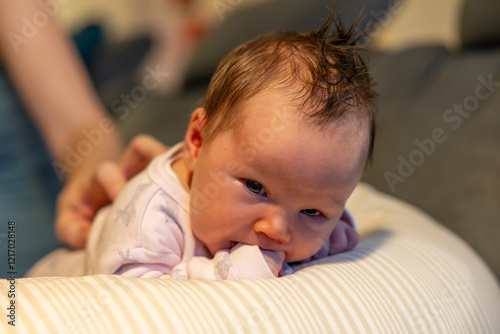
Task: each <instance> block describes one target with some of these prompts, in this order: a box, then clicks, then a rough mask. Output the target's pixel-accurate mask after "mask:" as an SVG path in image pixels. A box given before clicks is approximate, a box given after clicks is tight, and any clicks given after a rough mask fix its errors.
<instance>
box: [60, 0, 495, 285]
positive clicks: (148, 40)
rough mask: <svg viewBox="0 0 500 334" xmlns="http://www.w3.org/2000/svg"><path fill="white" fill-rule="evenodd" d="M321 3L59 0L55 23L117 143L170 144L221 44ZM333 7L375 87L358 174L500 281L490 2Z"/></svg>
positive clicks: (303, 27)
mask: <svg viewBox="0 0 500 334" xmlns="http://www.w3.org/2000/svg"><path fill="white" fill-rule="evenodd" d="M54 2H57V1H56V0H54ZM332 6H333V1H323V0H312V1H311V0H287V1H284V0H193V1H187V0H186V1H181V0H177V1H175V0H170V1H166V0H142V1H134V0H120V1H118V0H113V1H112V0H108V1H97V0H86V1H83V0H72V1H68V2H67V3H65V4H62V3H61V4H60V5H59V9H60V10H59V12H58V15H57V19H58V20H59V22H60V23H61V24H62V26H63V27H64V29H65V30H66V31H67V32H68V33H70V34H71V35H72V36H73V38H74V41H75V43H76V45H77V46H78V49H79V51H80V54H81V56H82V58H83V59H84V61H85V64H86V67H87V70H88V71H89V73H90V75H91V78H92V81H93V84H94V86H95V88H96V90H97V92H98V93H99V96H100V98H101V100H102V101H103V103H104V104H105V106H106V107H107V109H108V111H109V113H110V114H111V115H113V117H115V119H116V120H117V122H118V124H119V127H120V129H121V132H122V134H123V136H124V137H125V138H126V140H130V139H131V138H132V137H133V136H134V135H136V134H138V133H149V134H151V135H153V136H155V137H157V138H158V139H160V140H162V141H163V142H165V143H166V144H169V145H173V144H175V143H177V142H178V141H180V140H182V137H183V134H184V131H185V128H186V125H187V122H188V120H189V115H190V113H191V112H192V111H193V110H194V108H196V107H197V106H199V105H200V104H201V100H202V98H203V95H204V92H205V90H206V87H207V84H208V81H209V79H210V77H211V74H212V73H213V71H214V70H215V68H216V66H217V63H218V62H219V61H220V60H221V59H222V57H224V56H225V55H226V54H227V53H228V52H229V51H230V50H231V49H232V48H234V47H235V46H237V45H239V44H240V43H242V42H244V41H246V40H248V39H250V38H252V37H255V36H257V35H258V34H260V33H262V32H265V31H268V30H271V29H293V30H298V31H307V30H310V29H317V28H319V27H320V26H321V23H322V22H323V20H324V19H325V18H326V16H327V9H326V7H329V8H331V7H332ZM337 9H338V11H339V12H340V13H343V16H342V19H343V21H344V22H345V23H346V24H350V23H351V22H352V21H353V20H355V19H356V18H357V17H358V16H359V15H360V17H361V27H367V26H371V27H372V28H371V33H370V34H369V35H368V36H367V37H366V38H364V39H363V42H364V43H365V44H367V45H369V46H370V50H371V55H370V56H369V57H368V58H367V61H368V62H369V64H370V67H371V71H372V74H373V77H374V79H375V82H377V86H376V90H377V91H378V92H379V94H380V99H379V112H378V130H377V131H378V133H377V135H378V137H377V140H376V145H375V155H374V160H373V163H372V164H371V165H370V166H369V167H368V169H367V171H366V175H365V177H364V179H363V180H364V181H365V182H368V183H371V184H373V185H374V186H376V187H377V188H378V189H380V190H382V191H384V192H386V193H388V194H390V195H393V196H396V197H399V198H402V199H404V200H406V201H408V202H410V203H412V204H414V205H416V206H417V207H419V208H421V209H422V210H424V211H425V212H427V213H428V214H429V215H431V216H432V217H434V218H435V219H436V220H438V221H439V222H440V223H442V224H443V225H444V226H446V227H447V228H449V229H450V230H452V231H453V232H455V233H456V234H458V235H459V236H461V237H462V238H463V239H464V240H466V241H467V242H468V243H469V244H470V245H471V246H472V247H473V248H474V249H475V250H476V251H477V252H478V253H479V254H480V255H481V256H482V257H483V258H484V259H485V261H486V262H487V263H488V264H489V266H490V267H491V268H492V270H493V271H494V272H495V273H496V275H497V277H499V276H500V257H498V255H497V254H498V253H499V251H500V243H499V237H500V177H499V171H500V154H499V153H500V110H499V109H500V92H499V87H500V2H498V1H493V0H491V1H489V0H441V1H432V0H419V1H415V0H402V1H389V0H370V1H368V0H364V1H363V0H349V1H347V0H337ZM360 13H361V14H360ZM148 76H149V77H154V78H155V80H156V83H157V85H154V86H155V87H154V88H152V87H150V86H148V89H145V87H144V79H145V78H146V77H148ZM465 265H466V264H465Z"/></svg>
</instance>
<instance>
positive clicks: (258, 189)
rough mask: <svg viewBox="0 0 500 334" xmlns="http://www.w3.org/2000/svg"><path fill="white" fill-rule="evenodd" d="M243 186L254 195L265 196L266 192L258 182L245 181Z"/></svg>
mask: <svg viewBox="0 0 500 334" xmlns="http://www.w3.org/2000/svg"><path fill="white" fill-rule="evenodd" d="M245 184H246V186H247V188H248V189H249V190H250V191H251V192H253V193H254V194H258V195H263V196H265V195H266V190H265V189H264V187H263V186H262V184H260V183H259V182H257V181H253V180H245Z"/></svg>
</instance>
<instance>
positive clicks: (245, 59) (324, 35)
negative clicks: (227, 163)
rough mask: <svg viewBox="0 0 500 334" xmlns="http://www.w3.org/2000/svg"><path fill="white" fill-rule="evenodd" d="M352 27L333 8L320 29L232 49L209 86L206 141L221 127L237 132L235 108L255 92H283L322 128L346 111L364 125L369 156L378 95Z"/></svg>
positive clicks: (282, 34) (264, 37)
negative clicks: (298, 103)
mask: <svg viewBox="0 0 500 334" xmlns="http://www.w3.org/2000/svg"><path fill="white" fill-rule="evenodd" d="M332 26H333V27H334V29H333V31H331V30H332ZM355 30H356V24H353V25H351V27H350V28H348V29H345V28H344V26H343V25H342V23H341V21H340V18H339V17H337V15H336V14H335V11H334V10H333V11H330V13H329V15H328V18H327V20H326V22H325V23H324V24H323V26H322V27H321V29H320V30H317V31H316V30H315V31H311V32H308V33H297V32H292V31H276V32H271V33H267V34H264V35H261V36H259V37H257V38H256V39H254V40H251V41H249V42H247V43H245V44H243V45H240V46H239V47H237V48H236V49H234V50H233V51H231V52H230V53H229V55H228V56H226V58H224V59H223V60H222V61H221V63H220V64H219V66H218V68H217V70H216V72H215V74H214V76H213V77H212V80H211V82H210V85H209V87H208V91H207V95H206V98H205V102H204V108H205V110H206V113H207V115H206V116H207V123H206V127H205V131H204V136H205V143H206V144H208V143H210V142H211V140H212V139H213V138H214V137H215V136H216V135H217V134H220V133H222V132H224V131H227V130H232V131H236V130H237V129H238V128H239V126H240V124H241V121H242V120H243V118H244V117H242V115H241V113H240V112H238V107H240V106H242V105H243V104H244V103H245V102H247V101H248V100H249V99H251V98H252V97H253V96H255V95H256V94H258V93H260V92H263V91H271V90H281V91H285V92H286V91H288V92H291V93H292V94H293V96H294V97H293V98H291V100H297V101H300V102H301V105H302V106H308V107H309V108H303V109H307V110H312V112H309V113H308V114H307V115H308V116H309V117H311V118H312V119H313V120H314V122H315V123H316V124H318V125H320V126H321V125H325V124H328V123H330V121H333V120H338V119H340V118H341V117H346V116H347V115H350V116H356V117H357V118H358V119H361V120H362V123H363V124H367V123H368V124H369V126H368V128H369V136H370V139H369V140H370V146H369V157H371V155H372V151H373V142H374V137H375V119H374V115H375V109H376V108H375V96H376V94H375V92H374V91H373V89H372V86H373V84H372V80H371V78H370V76H369V74H368V71H367V68H366V65H365V64H364V62H363V60H362V59H361V57H360V53H361V52H362V51H363V50H364V47H362V46H356V42H357V41H358V40H359V39H360V38H361V37H362V35H359V36H357V37H355V36H354V31H355ZM349 118H351V117H349ZM365 131H366V130H365Z"/></svg>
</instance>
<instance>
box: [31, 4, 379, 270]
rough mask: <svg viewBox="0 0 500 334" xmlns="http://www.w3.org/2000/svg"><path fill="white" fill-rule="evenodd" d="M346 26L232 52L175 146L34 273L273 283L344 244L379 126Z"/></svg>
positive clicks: (351, 233)
mask: <svg viewBox="0 0 500 334" xmlns="http://www.w3.org/2000/svg"><path fill="white" fill-rule="evenodd" d="M333 25H335V29H334V30H335V31H334V32H333V33H332V34H330V30H331V28H332V26H333ZM353 30H354V29H352V28H351V29H350V30H348V31H346V30H344V29H343V27H342V26H341V25H340V23H338V22H337V21H336V19H335V18H334V15H333V13H331V14H330V16H329V18H328V19H327V21H326V23H325V24H324V26H323V27H322V28H321V29H320V30H319V31H313V32H309V33H306V34H299V33H295V32H274V33H270V34H266V35H263V36H261V37H258V38H257V39H255V40H252V41H250V42H247V43H245V44H243V45H241V46H239V47H237V48H236V49H234V50H233V51H232V52H231V53H230V54H229V55H228V56H227V57H226V58H225V59H224V60H223V61H222V62H221V63H220V64H219V67H218V68H217V71H216V73H215V74H214V76H213V78H212V80H211V82H210V85H209V88H208V92H207V95H206V99H205V102H204V106H203V108H198V109H197V110H195V111H194V113H193V114H192V116H191V119H190V122H189V125H188V129H187V131H186V134H185V138H184V141H183V142H182V143H179V144H177V145H176V146H174V147H172V148H171V149H170V150H169V151H168V152H166V153H164V154H162V155H160V156H158V157H157V158H156V159H155V160H153V161H152V162H151V164H150V165H149V166H148V167H147V168H146V169H145V170H144V171H143V172H141V173H140V174H138V175H137V176H136V177H134V178H133V179H132V180H131V181H130V182H129V183H128V184H127V185H126V186H125V188H124V189H123V190H122V192H121V193H120V194H119V196H118V197H117V199H116V200H115V202H114V203H113V204H112V205H111V206H109V207H106V208H104V209H102V210H101V211H100V212H99V213H98V215H97V216H96V219H95V221H94V223H93V226H92V230H91V233H90V236H89V241H88V243H87V247H86V250H85V251H67V250H60V251H56V252H55V253H53V254H49V255H48V256H47V257H46V258H45V259H42V260H41V262H40V263H39V264H37V265H36V267H35V268H34V269H33V270H32V272H31V275H35V276H37V275H62V276H78V275H84V274H119V275H125V276H128V277H146V278H195V279H239V278H270V277H276V276H281V275H286V274H289V273H292V272H293V270H294V269H293V268H294V264H295V263H298V262H301V261H302V262H303V261H308V260H310V259H315V258H318V257H323V256H327V255H331V254H334V253H337V252H341V251H344V250H348V249H350V248H352V247H353V246H354V245H355V244H356V242H357V234H356V232H355V230H354V226H353V223H352V220H351V218H350V216H349V214H348V213H347V211H346V210H345V209H344V206H345V203H346V200H347V199H348V197H349V196H350V194H351V193H352V191H353V190H354V188H355V187H356V185H357V183H358V182H359V180H360V178H361V175H362V172H363V170H364V166H365V164H366V161H367V159H368V157H369V156H370V155H371V151H372V147H373V138H374V130H375V126H374V95H375V94H374V93H373V91H372V87H371V86H372V84H371V80H370V77H369V75H368V74H367V72H366V68H365V66H364V64H363V62H362V61H361V59H360V57H359V55H358V52H359V49H358V48H356V47H355V46H354V42H353V41H352V31H353ZM346 240H347V243H346V242H345V241H346ZM341 241H344V242H343V243H342V242H341ZM339 242H340V243H341V244H342V245H341V246H340V247H338V245H337V244H338V243H339Z"/></svg>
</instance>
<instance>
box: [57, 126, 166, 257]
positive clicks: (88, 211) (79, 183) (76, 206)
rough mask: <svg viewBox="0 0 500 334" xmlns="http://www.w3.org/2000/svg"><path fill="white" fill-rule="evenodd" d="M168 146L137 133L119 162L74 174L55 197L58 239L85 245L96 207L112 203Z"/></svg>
mask: <svg viewBox="0 0 500 334" xmlns="http://www.w3.org/2000/svg"><path fill="white" fill-rule="evenodd" d="M167 149H168V147H167V146H165V145H163V144H162V143H161V142H159V141H158V140H156V139H154V138H153V137H151V136H148V135H139V136H136V137H135V138H134V139H133V140H132V142H131V143H130V145H129V146H128V147H127V148H126V150H125V152H124V154H123V156H122V158H121V161H120V162H119V163H118V164H117V163H115V162H112V161H106V162H102V163H100V164H99V165H98V167H97V168H96V169H95V170H89V171H86V173H84V172H82V173H80V174H78V175H75V176H73V177H72V178H71V179H70V180H69V181H68V184H67V185H66V186H65V187H64V188H63V190H62V191H61V193H60V195H59V197H58V200H57V208H56V221H55V230H56V236H57V238H58V239H59V241H60V242H62V243H63V244H65V245H67V246H69V247H71V248H84V247H85V243H86V242H87V238H88V234H89V231H90V227H91V224H92V220H93V219H94V216H95V214H96V213H97V211H99V209H101V208H102V207H103V206H105V205H107V204H109V203H111V202H112V201H113V200H114V199H115V198H116V196H117V195H118V193H119V192H120V190H121V189H122V188H123V187H124V186H125V184H126V182H127V181H128V180H129V179H131V178H132V177H133V176H135V175H136V174H137V173H139V172H140V171H142V170H143V169H144V168H145V167H146V166H147V165H148V164H149V162H150V161H151V160H152V159H153V158H154V157H156V156H158V155H159V154H161V153H163V152H165V151H166V150H167Z"/></svg>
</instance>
